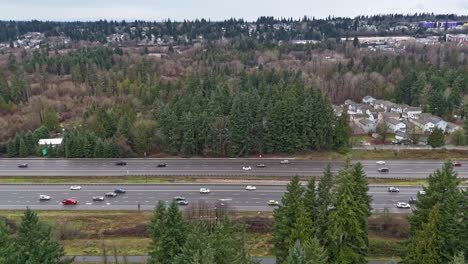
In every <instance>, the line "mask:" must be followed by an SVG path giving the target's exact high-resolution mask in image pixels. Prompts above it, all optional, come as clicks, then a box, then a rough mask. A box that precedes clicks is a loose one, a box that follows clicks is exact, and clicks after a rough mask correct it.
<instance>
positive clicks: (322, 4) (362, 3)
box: [0, 0, 468, 21]
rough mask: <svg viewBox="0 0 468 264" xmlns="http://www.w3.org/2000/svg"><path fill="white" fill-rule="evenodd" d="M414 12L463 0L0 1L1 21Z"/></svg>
mask: <svg viewBox="0 0 468 264" xmlns="http://www.w3.org/2000/svg"><path fill="white" fill-rule="evenodd" d="M415 12H418V13H419V12H434V13H439V14H440V13H444V14H446V13H455V14H460V15H463V14H464V15H468V0H443V1H442V0H164V1H163V0H0V20H10V19H14V20H31V19H40V20H65V21H66V20H98V19H108V20H110V19H117V20H122V19H126V20H134V19H140V20H156V21H161V20H164V19H167V18H170V19H172V20H183V19H195V18H209V19H211V20H224V19H226V18H232V17H234V18H244V19H247V20H255V19H256V18H257V17H259V16H275V17H293V18H299V17H303V16H304V15H307V16H310V17H312V16H315V17H318V18H321V17H326V16H328V15H332V16H347V17H354V16H356V15H362V14H363V15H368V14H383V13H384V14H388V13H403V14H407V13H415Z"/></svg>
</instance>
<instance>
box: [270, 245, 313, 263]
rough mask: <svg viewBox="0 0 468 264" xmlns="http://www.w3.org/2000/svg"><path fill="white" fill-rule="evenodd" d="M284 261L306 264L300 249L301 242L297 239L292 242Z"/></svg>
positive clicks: (302, 251)
mask: <svg viewBox="0 0 468 264" xmlns="http://www.w3.org/2000/svg"><path fill="white" fill-rule="evenodd" d="M277 263H278V262H277ZM286 263H287V264H307V262H306V257H305V253H304V249H302V246H301V242H300V241H299V240H297V241H296V243H294V246H293V247H291V248H290V249H289V255H288V258H287V261H286Z"/></svg>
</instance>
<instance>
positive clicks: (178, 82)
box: [0, 16, 468, 157]
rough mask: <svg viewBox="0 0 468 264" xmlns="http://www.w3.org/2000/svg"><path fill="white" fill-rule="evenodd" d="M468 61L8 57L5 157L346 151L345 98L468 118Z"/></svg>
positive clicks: (143, 54)
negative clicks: (340, 110)
mask: <svg viewBox="0 0 468 264" xmlns="http://www.w3.org/2000/svg"><path fill="white" fill-rule="evenodd" d="M416 18H417V19H420V17H419V16H417V17H416ZM366 19H371V18H366ZM401 19H409V16H406V17H403V18H401ZM259 21H263V23H267V22H268V21H270V20H269V19H267V18H261V19H259ZM310 21H314V20H310ZM310 21H309V22H310ZM270 22H271V23H275V22H278V21H276V20H273V21H270ZM12 23H13V22H12ZM15 23H21V22H15ZM28 23H33V22H28ZM38 23H39V24H41V23H48V22H38ZM51 23H52V22H51ZM96 23H97V22H96ZM142 23H143V22H142ZM207 23H208V22H207ZM268 23H269V22H268ZM26 25H29V24H26ZM67 25H68V24H67ZM27 30H32V29H31V28H29V29H27ZM0 32H1V31H0ZM152 54H163V55H164V56H163V57H161V56H159V57H154V56H150V55H152ZM467 54H468V47H467V46H466V45H465V46H463V45H461V46H460V45H455V44H452V43H442V44H437V45H423V44H419V43H415V42H410V43H408V44H407V45H406V46H405V47H404V48H402V49H401V50H400V51H396V52H385V51H371V50H369V49H367V48H366V47H365V45H361V44H360V43H359V41H357V42H356V41H349V42H346V41H341V40H339V39H335V38H329V39H326V40H324V41H322V42H319V43H315V44H305V45H295V44H287V43H284V44H282V45H271V44H265V43H263V42H262V41H260V40H259V39H255V38H244V39H232V40H230V41H220V42H216V41H215V42H206V43H203V44H201V45H199V46H187V47H185V48H183V49H182V48H178V49H177V48H176V49H174V47H172V46H170V47H138V46H131V47H127V46H125V47H120V46H115V45H109V46H107V45H106V46H104V45H98V46H97V47H96V46H95V45H91V46H88V47H86V45H83V46H82V47H79V46H78V47H77V48H71V49H53V48H50V47H47V46H45V47H42V48H40V49H33V50H25V49H11V51H10V52H8V53H5V52H4V53H3V54H0V113H1V115H0V126H1V127H2V129H1V130H0V142H3V144H0V153H4V154H6V155H8V156H10V157H17V156H19V157H24V156H29V155H42V154H41V153H42V151H41V149H42V148H44V147H42V148H41V149H40V148H38V146H37V144H36V143H35V142H37V139H38V135H41V136H42V137H45V136H46V135H48V136H50V137H55V136H63V137H64V140H65V143H64V145H63V146H62V147H60V148H49V150H48V152H47V153H48V154H47V155H48V156H51V157H62V156H64V157H119V156H136V155H144V154H145V153H146V154H154V153H161V152H163V153H171V154H180V155H207V156H208V155H215V156H243V155H251V154H268V153H297V152H306V151H310V150H340V151H346V149H347V148H348V147H349V140H348V139H349V135H350V131H349V128H348V126H347V121H346V118H347V116H346V115H345V116H343V117H342V118H340V119H339V118H337V117H336V116H335V113H334V111H333V108H332V104H342V103H343V102H344V101H345V100H346V99H352V100H356V101H360V100H361V99H362V97H364V96H366V95H372V96H374V97H376V98H381V99H387V100H392V101H394V102H399V103H406V104H408V105H412V106H421V107H423V109H424V110H425V112H431V113H433V114H435V115H438V116H441V117H443V118H444V119H446V120H449V121H454V118H455V117H454V116H457V117H462V118H464V117H465V116H467V114H466V113H467V109H466V107H465V103H464V95H465V94H466V93H467V92H468V78H467V77H466V76H468V63H467V61H468V58H467ZM38 130H39V132H37V131H38ZM44 131H46V133H44Z"/></svg>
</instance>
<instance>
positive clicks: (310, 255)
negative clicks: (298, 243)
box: [303, 237, 328, 264]
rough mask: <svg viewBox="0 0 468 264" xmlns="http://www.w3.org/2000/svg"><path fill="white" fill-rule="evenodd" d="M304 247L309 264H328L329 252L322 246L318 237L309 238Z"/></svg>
mask: <svg viewBox="0 0 468 264" xmlns="http://www.w3.org/2000/svg"><path fill="white" fill-rule="evenodd" d="M303 245H304V246H303V248H304V253H305V256H306V260H307V262H306V263H307V264H327V263H328V255H327V251H326V250H325V249H324V248H323V247H322V246H321V245H320V242H319V240H318V239H317V238H316V237H311V238H309V239H308V240H307V241H306V242H305V243H303Z"/></svg>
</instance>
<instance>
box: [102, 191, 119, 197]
mask: <svg viewBox="0 0 468 264" xmlns="http://www.w3.org/2000/svg"><path fill="white" fill-rule="evenodd" d="M105 195H106V197H116V196H117V194H116V193H115V192H107V193H106V194H105Z"/></svg>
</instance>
